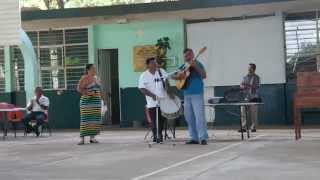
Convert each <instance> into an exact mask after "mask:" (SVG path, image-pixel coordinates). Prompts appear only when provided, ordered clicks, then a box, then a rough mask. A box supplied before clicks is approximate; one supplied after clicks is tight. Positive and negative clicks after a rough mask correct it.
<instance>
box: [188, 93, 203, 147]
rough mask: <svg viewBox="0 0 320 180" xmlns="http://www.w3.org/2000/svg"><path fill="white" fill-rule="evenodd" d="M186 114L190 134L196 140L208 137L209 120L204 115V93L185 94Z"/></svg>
mask: <svg viewBox="0 0 320 180" xmlns="http://www.w3.org/2000/svg"><path fill="white" fill-rule="evenodd" d="M184 116H185V119H186V121H187V123H188V130H189V135H190V137H191V139H192V140H194V141H199V140H200V141H201V140H207V139H208V131H207V121H206V119H205V116H204V100H203V94H194V95H184Z"/></svg>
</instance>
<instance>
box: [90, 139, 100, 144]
mask: <svg viewBox="0 0 320 180" xmlns="http://www.w3.org/2000/svg"><path fill="white" fill-rule="evenodd" d="M90 143H93V144H96V143H99V141H97V140H96V139H90Z"/></svg>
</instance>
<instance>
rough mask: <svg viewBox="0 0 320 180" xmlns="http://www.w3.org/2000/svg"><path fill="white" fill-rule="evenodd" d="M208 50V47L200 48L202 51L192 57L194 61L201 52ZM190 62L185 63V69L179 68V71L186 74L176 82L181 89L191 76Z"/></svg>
mask: <svg viewBox="0 0 320 180" xmlns="http://www.w3.org/2000/svg"><path fill="white" fill-rule="evenodd" d="M206 50H207V47H203V48H201V49H200V51H199V52H198V54H197V55H196V56H195V57H194V58H193V59H192V61H195V60H196V59H197V58H198V57H199V56H200V55H201V54H203V53H204V52H205V51H206ZM190 66H191V65H190V63H189V62H186V63H185V64H184V65H183V69H182V70H179V71H178V72H177V73H184V74H185V76H184V78H182V79H178V80H177V82H176V87H177V88H178V89H179V90H181V89H184V88H185V87H186V85H187V81H188V79H189V76H190Z"/></svg>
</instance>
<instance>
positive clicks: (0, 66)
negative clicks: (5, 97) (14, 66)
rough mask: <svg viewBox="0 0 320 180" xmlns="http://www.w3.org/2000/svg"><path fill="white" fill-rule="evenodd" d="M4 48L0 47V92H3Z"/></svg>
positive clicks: (4, 84) (4, 83)
mask: <svg viewBox="0 0 320 180" xmlns="http://www.w3.org/2000/svg"><path fill="white" fill-rule="evenodd" d="M4 63H5V62H4V48H2V47H0V93H2V92H5V88H6V87H5V86H6V81H5V66H4Z"/></svg>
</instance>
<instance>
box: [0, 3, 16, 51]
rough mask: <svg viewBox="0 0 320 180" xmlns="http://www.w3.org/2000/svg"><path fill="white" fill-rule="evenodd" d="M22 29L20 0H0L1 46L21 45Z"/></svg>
mask: <svg viewBox="0 0 320 180" xmlns="http://www.w3.org/2000/svg"><path fill="white" fill-rule="evenodd" d="M20 29H21V18H20V6H19V0H0V46H8V45H19V44H20V43H21V40H20Z"/></svg>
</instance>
